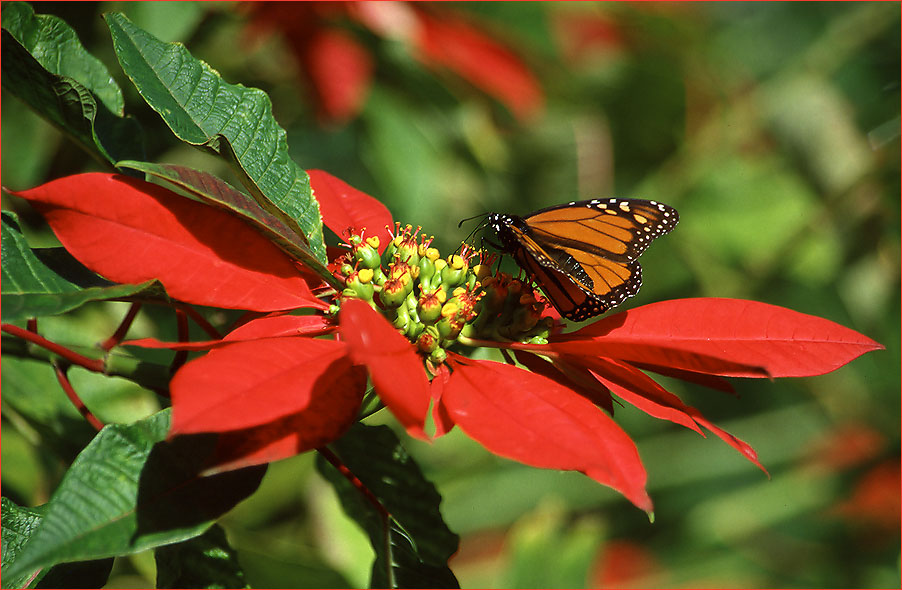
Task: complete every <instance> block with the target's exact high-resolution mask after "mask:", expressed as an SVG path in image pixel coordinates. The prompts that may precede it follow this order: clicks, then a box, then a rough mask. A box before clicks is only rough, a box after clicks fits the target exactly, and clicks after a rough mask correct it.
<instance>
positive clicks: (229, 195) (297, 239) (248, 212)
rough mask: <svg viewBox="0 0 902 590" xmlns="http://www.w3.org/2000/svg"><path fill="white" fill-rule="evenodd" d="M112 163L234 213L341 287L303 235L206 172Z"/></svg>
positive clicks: (292, 255)
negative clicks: (158, 180)
mask: <svg viewBox="0 0 902 590" xmlns="http://www.w3.org/2000/svg"><path fill="white" fill-rule="evenodd" d="M116 165H117V166H118V167H123V168H132V169H133V170H140V171H141V172H144V173H146V174H147V175H148V176H150V177H152V178H157V179H160V180H163V181H165V182H166V183H167V184H169V183H171V184H172V185H175V186H176V187H177V188H180V189H182V190H184V191H187V192H188V193H189V194H191V195H192V196H194V197H196V198H198V199H200V200H201V201H203V202H205V203H208V204H210V205H212V206H214V207H217V208H219V209H223V210H225V211H228V212H230V213H234V214H236V215H238V216H239V217H241V218H243V219H244V220H246V221H247V222H249V223H250V224H251V226H253V227H254V229H256V230H258V231H259V232H260V233H262V234H263V235H264V236H266V237H267V238H268V239H269V240H270V241H272V242H273V243H274V244H276V245H277V246H279V248H281V249H282V250H283V251H285V252H286V253H287V254H288V255H289V256H291V257H293V258H294V259H296V260H300V261H301V262H303V263H304V265H305V266H306V267H307V268H309V269H311V270H313V271H315V272H316V273H317V274H318V275H320V276H321V277H322V278H323V279H324V280H325V281H326V282H329V283H332V284H333V286H334V287H336V288H338V289H342V288H343V287H344V286H343V285H341V284H340V283H339V282H338V281H336V279H335V276H334V275H333V274H332V273H331V272H329V270H328V269H327V268H326V267H325V266H323V265H322V263H320V261H319V260H318V259H317V258H316V257H315V256H314V254H313V252H311V251H310V248H308V247H307V244H306V240H305V239H304V237H303V236H299V235H298V234H297V233H296V232H295V231H294V230H293V229H292V228H291V227H289V226H288V225H287V224H286V223H284V222H283V221H282V220H281V219H280V218H278V217H276V216H274V215H272V214H271V213H269V212H268V211H266V210H265V209H263V208H262V207H261V206H260V205H259V204H257V202H256V201H254V200H253V199H251V198H250V197H248V196H247V195H246V194H245V193H243V192H241V191H239V190H237V189H235V188H234V187H232V185H230V184H229V183H227V182H226V181H224V180H222V179H221V178H218V177H216V176H214V175H212V174H210V173H208V172H202V171H200V170H193V169H191V168H186V167H184V166H176V165H173V164H151V163H148V162H134V161H124V162H119V163H117V164H116ZM149 180H150V179H149Z"/></svg>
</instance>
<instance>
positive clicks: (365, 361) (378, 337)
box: [338, 299, 429, 438]
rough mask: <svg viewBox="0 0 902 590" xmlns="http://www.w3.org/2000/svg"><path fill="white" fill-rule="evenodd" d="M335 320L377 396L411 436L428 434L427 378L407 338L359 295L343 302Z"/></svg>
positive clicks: (423, 436)
mask: <svg viewBox="0 0 902 590" xmlns="http://www.w3.org/2000/svg"><path fill="white" fill-rule="evenodd" d="M338 321H339V326H340V329H341V335H342V339H343V340H344V341H345V342H346V343H347V344H348V349H349V351H350V355H351V358H353V359H354V362H355V363H357V364H361V365H366V368H367V370H368V371H369V373H370V379H372V381H373V386H374V387H375V388H376V393H378V394H379V398H380V399H381V400H382V401H383V402H384V403H385V405H386V406H387V407H388V409H389V410H391V412H392V414H394V415H395V417H396V418H397V419H398V421H399V422H400V423H401V424H402V425H404V427H405V428H406V429H407V432H408V433H409V434H410V435H411V436H415V437H417V438H427V437H426V433H425V432H424V431H423V425H424V423H425V421H426V413H427V412H428V410H429V381H428V380H427V379H426V374H425V369H424V368H423V363H422V362H421V361H420V359H419V357H418V356H417V354H416V352H414V349H413V346H412V345H411V344H410V341H408V340H407V339H406V338H404V337H403V336H401V335H400V334H398V331H397V330H395V329H394V328H393V327H392V326H391V324H389V323H388V322H387V321H386V320H385V318H383V317H382V316H381V315H379V314H378V313H376V311H375V310H373V309H372V308H371V307H370V306H369V305H367V304H366V303H364V302H363V301H361V300H359V299H348V300H346V301H345V302H344V303H343V304H342V306H341V311H340V312H339V314H338Z"/></svg>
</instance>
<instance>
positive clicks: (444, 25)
mask: <svg viewBox="0 0 902 590" xmlns="http://www.w3.org/2000/svg"><path fill="white" fill-rule="evenodd" d="M419 14H420V26H419V28H418V30H417V33H418V34H417V36H416V38H415V44H416V47H417V49H418V51H417V53H416V55H417V57H418V58H419V59H421V60H422V61H423V62H424V63H425V64H427V65H429V66H431V67H433V68H447V69H449V70H451V71H452V72H454V73H456V74H458V75H459V76H460V77H461V78H463V79H465V80H467V81H468V82H470V83H471V84H473V85H474V86H476V87H477V88H479V89H481V90H482V91H484V92H485V93H486V94H488V95H490V96H492V97H494V98H496V99H497V100H498V101H500V102H501V103H503V104H505V105H506V106H507V107H508V108H509V109H510V110H511V111H512V112H513V113H514V114H515V115H516V116H517V117H518V118H520V119H521V120H525V119H529V118H531V117H533V116H535V115H536V114H537V113H538V112H539V111H540V110H541V109H542V103H543V97H542V90H541V88H540V86H539V83H538V81H537V80H536V79H535V77H533V75H532V73H531V72H530V71H529V69H528V68H527V67H526V66H525V65H524V64H523V62H522V61H521V60H520V58H519V57H517V56H516V55H515V54H514V53H513V52H512V51H510V50H509V49H508V48H506V47H505V46H503V45H501V44H500V43H498V42H496V41H494V40H493V39H491V38H490V37H489V36H487V35H486V34H484V33H482V32H481V31H479V30H478V29H476V28H475V27H473V26H472V25H471V24H469V23H468V22H466V21H464V20H462V19H460V18H456V17H454V16H452V15H448V14H441V15H435V16H433V15H431V14H427V13H425V12H422V11H420V12H419Z"/></svg>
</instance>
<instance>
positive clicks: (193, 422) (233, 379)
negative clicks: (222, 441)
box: [170, 338, 363, 434]
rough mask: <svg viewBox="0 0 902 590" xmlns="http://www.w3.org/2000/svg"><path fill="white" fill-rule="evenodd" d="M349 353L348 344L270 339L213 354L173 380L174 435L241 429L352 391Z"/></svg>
mask: <svg viewBox="0 0 902 590" xmlns="http://www.w3.org/2000/svg"><path fill="white" fill-rule="evenodd" d="M347 353H348V349H347V346H346V345H345V344H344V343H343V342H336V341H334V340H314V339H310V338H267V339H263V340H254V341H250V342H236V343H234V344H231V345H229V346H224V347H222V348H219V349H217V350H214V351H212V352H210V353H209V354H207V355H205V356H202V357H200V358H198V359H195V360H193V361H191V362H189V363H188V364H186V365H185V366H184V367H182V368H181V369H180V370H179V372H178V373H176V374H175V377H173V379H172V382H171V384H170V391H171V393H172V431H171V432H172V434H189V433H194V432H222V431H226V430H238V429H242V428H249V427H252V426H259V425H261V424H265V423H268V422H271V421H273V420H277V419H280V418H285V417H287V416H290V415H292V414H296V413H298V412H301V411H303V410H306V409H308V407H309V406H310V405H311V403H312V401H313V400H314V399H316V398H317V396H320V395H325V392H327V391H335V390H337V389H340V388H342V387H347V388H353V386H354V383H355V381H354V380H352V379H350V378H349V375H350V374H351V360H350V358H349V357H348V355H347ZM355 394H356V395H358V396H360V397H362V395H363V391H360V390H358V391H356V392H355ZM323 419H328V416H323Z"/></svg>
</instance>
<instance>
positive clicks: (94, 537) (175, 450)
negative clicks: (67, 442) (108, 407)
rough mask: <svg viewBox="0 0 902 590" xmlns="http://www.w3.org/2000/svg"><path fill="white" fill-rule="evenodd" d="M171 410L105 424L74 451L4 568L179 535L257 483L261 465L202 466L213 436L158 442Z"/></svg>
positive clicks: (105, 553)
mask: <svg viewBox="0 0 902 590" xmlns="http://www.w3.org/2000/svg"><path fill="white" fill-rule="evenodd" d="M170 414H171V411H170V410H164V411H163V412H159V413H157V414H154V415H153V416H151V417H149V418H147V419H145V420H141V421H139V422H136V423H134V424H131V425H123V424H111V425H108V426H106V427H105V428H104V429H103V430H101V431H100V433H99V434H98V435H97V436H96V437H95V439H94V440H93V441H92V442H91V444H90V445H88V447H87V448H85V450H84V451H83V452H82V453H81V454H80V455H79V456H78V458H77V459H76V460H75V462H74V463H73V464H72V466H71V467H70V468H69V471H68V472H67V473H66V475H65V476H64V477H63V480H62V482H61V483H60V485H59V488H58V489H57V490H56V492H55V493H54V494H53V497H52V498H51V500H50V502H49V508H48V509H47V512H46V515H45V518H44V520H43V522H42V523H41V526H40V528H39V529H38V530H37V531H36V532H35V533H34V534H33V535H32V536H31V538H30V539H29V540H28V542H27V543H26V544H25V545H24V547H22V550H21V552H20V553H19V554H18V556H17V559H16V561H15V562H14V563H12V564H11V565H10V566H9V567H8V568H6V570H5V571H4V575H8V576H10V577H13V578H15V577H18V576H22V575H24V574H26V573H27V572H31V571H34V570H36V569H40V568H45V567H48V566H52V565H56V564H58V563H64V562H70V561H85V560H90V559H102V558H105V557H112V556H116V555H124V554H129V553H135V552H138V551H142V550H144V549H149V548H152V547H157V546H160V545H164V544H168V543H175V542H179V541H184V540H186V539H190V538H192V537H195V536H198V535H200V534H201V533H203V532H204V531H205V530H206V529H207V528H209V527H210V525H211V524H212V523H213V521H214V520H215V519H216V518H218V517H219V516H221V515H222V514H224V513H225V512H226V511H228V510H230V509H231V508H232V507H233V506H234V505H235V504H237V503H238V502H239V501H241V500H243V499H244V498H246V497H247V496H249V495H250V494H251V493H253V492H254V490H256V488H257V486H258V485H259V483H260V480H261V478H262V477H263V474H264V473H265V471H266V469H265V467H262V468H261V467H254V468H248V469H242V470H238V471H231V472H228V473H222V474H218V475H214V476H210V477H201V476H200V475H199V473H200V472H201V470H202V469H203V467H204V461H205V460H206V459H207V457H208V456H209V454H210V452H211V451H212V449H213V445H214V443H215V437H208V438H206V439H204V438H201V437H192V439H191V440H190V441H185V440H179V439H176V440H174V441H172V442H162V441H163V440H164V439H165V438H166V433H167V432H168V430H169V423H170Z"/></svg>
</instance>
